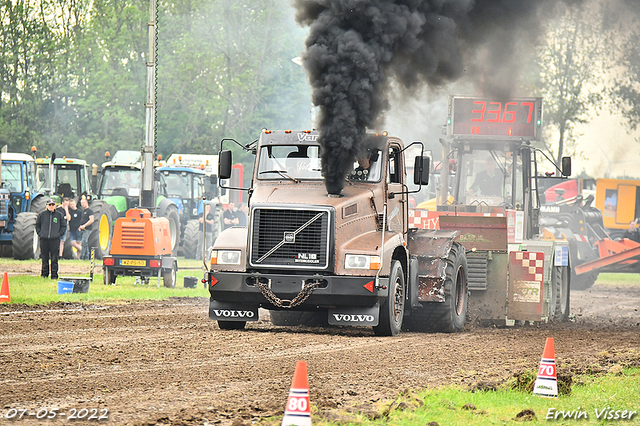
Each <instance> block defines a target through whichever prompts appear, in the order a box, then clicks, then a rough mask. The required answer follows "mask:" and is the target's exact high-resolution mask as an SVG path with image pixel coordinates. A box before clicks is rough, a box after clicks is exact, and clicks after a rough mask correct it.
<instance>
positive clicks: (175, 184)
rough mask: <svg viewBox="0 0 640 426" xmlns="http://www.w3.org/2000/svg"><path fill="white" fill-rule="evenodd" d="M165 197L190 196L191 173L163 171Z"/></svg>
mask: <svg viewBox="0 0 640 426" xmlns="http://www.w3.org/2000/svg"><path fill="white" fill-rule="evenodd" d="M163 175H164V182H165V188H166V193H167V197H169V198H180V199H182V198H185V199H188V198H191V197H192V194H191V174H190V173H187V172H173V173H170V172H166V171H165V172H163Z"/></svg>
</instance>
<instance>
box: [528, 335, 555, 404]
mask: <svg viewBox="0 0 640 426" xmlns="http://www.w3.org/2000/svg"><path fill="white" fill-rule="evenodd" d="M533 393H534V394H537V395H540V396H541V397H543V398H557V397H558V377H557V375H556V356H555V349H554V347H553V337H547V342H546V343H545V344H544V352H542V359H541V360H540V368H539V369H538V377H537V378H536V382H535V384H534V385H533Z"/></svg>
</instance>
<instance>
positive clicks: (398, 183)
mask: <svg viewBox="0 0 640 426" xmlns="http://www.w3.org/2000/svg"><path fill="white" fill-rule="evenodd" d="M403 182H404V164H403V163H402V151H401V150H400V146H399V145H391V146H389V163H388V167H387V229H389V230H390V231H395V232H402V233H406V232H407V229H406V227H407V226H408V225H407V224H406V223H405V222H406V221H405V220H404V219H403V218H404V217H405V214H406V212H405V209H406V208H407V206H406V194H404V190H405V189H404V188H403V186H404V185H403Z"/></svg>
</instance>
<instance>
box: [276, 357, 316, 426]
mask: <svg viewBox="0 0 640 426" xmlns="http://www.w3.org/2000/svg"><path fill="white" fill-rule="evenodd" d="M290 425H296V426H311V411H310V409H309V380H308V379H307V363H306V362H305V361H298V363H297V364H296V371H295V373H293V380H292V381H291V389H290V390H289V398H288V399H287V408H285V410H284V417H283V418H282V426H290Z"/></svg>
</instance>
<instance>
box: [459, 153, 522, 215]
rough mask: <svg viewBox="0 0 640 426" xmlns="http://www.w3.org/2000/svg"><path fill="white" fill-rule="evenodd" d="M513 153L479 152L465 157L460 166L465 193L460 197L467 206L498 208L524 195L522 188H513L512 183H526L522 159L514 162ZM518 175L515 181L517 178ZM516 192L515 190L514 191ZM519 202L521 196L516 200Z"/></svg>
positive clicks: (462, 186)
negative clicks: (482, 205)
mask: <svg viewBox="0 0 640 426" xmlns="http://www.w3.org/2000/svg"><path fill="white" fill-rule="evenodd" d="M512 154H513V153H512V152H510V151H507V152H505V151H500V150H475V151H473V152H472V154H471V155H468V156H465V158H464V160H463V166H462V167H460V169H459V170H460V178H461V185H460V188H461V189H462V193H461V194H459V197H460V198H461V201H462V202H463V203H464V204H468V205H470V204H486V205H490V206H498V205H501V204H504V203H509V204H510V201H511V200H513V198H512V196H513V195H514V192H515V193H516V194H520V195H521V188H517V189H516V188H513V187H512V186H513V185H512V184H513V182H514V181H515V182H516V184H520V183H521V181H522V178H521V173H522V166H521V164H520V159H519V158H518V159H517V160H516V163H517V164H514V162H513V155H512ZM514 173H515V175H516V176H515V179H514ZM514 189H515V191H514ZM515 198H516V200H514V201H516V203H518V202H519V201H521V200H519V198H520V196H516V197H515Z"/></svg>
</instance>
